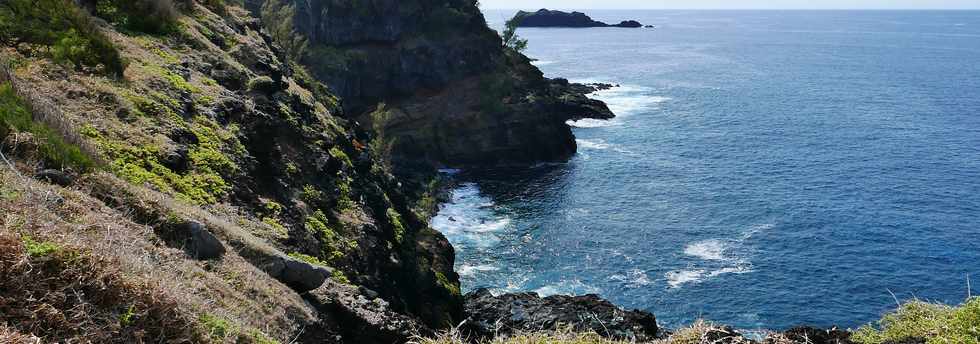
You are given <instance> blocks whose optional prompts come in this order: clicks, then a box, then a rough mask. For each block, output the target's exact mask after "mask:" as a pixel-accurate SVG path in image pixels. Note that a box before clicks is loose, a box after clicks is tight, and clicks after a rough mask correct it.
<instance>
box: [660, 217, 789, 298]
mask: <svg viewBox="0 0 980 344" xmlns="http://www.w3.org/2000/svg"><path fill="white" fill-rule="evenodd" d="M775 226H776V225H775V224H772V223H764V224H760V225H755V226H752V227H749V228H748V229H746V230H744V231H743V232H742V233H741V234H740V235H739V236H737V237H735V238H734V239H730V240H722V239H708V240H702V241H698V242H695V243H691V244H689V245H687V246H686V247H684V254H685V255H688V256H691V257H695V258H698V259H700V260H702V262H699V263H695V264H693V266H689V267H688V268H687V269H682V270H676V271H671V272H668V273H666V274H665V275H664V277H665V278H666V279H667V284H668V285H669V286H670V287H671V288H679V287H681V286H683V285H684V284H697V283H701V282H703V281H704V280H707V279H710V278H715V277H718V276H721V275H726V274H745V273H750V272H753V271H755V270H753V268H752V262H751V261H750V260H749V257H748V255H747V252H749V251H750V247H746V241H747V240H749V239H751V238H752V237H753V236H754V235H756V234H758V233H761V232H765V231H768V230H770V229H772V228H775Z"/></svg>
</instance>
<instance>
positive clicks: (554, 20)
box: [514, 9, 643, 28]
mask: <svg viewBox="0 0 980 344" xmlns="http://www.w3.org/2000/svg"><path fill="white" fill-rule="evenodd" d="M514 19H515V20H517V21H518V24H517V26H518V27H573V28H586V27H623V28H638V27H643V24H640V23H639V22H637V21H635V20H626V21H623V22H620V23H619V24H616V25H609V24H606V23H604V22H601V21H596V20H593V19H592V18H591V17H589V16H588V15H586V14H585V13H582V12H571V13H569V12H562V11H552V10H548V9H540V10H538V11H537V12H533V13H532V12H525V11H520V12H517V15H516V16H514Z"/></svg>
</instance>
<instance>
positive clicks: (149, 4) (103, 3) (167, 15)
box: [95, 0, 186, 34]
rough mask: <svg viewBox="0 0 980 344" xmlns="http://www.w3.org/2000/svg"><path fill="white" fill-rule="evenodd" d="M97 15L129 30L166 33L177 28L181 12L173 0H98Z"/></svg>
mask: <svg viewBox="0 0 980 344" xmlns="http://www.w3.org/2000/svg"><path fill="white" fill-rule="evenodd" d="M185 2H186V1H185ZM95 15H96V16H98V17H100V18H102V19H105V20H106V21H108V22H110V23H113V24H115V25H118V26H120V27H122V28H125V29H127V30H132V31H137V32H145V33H151V34H166V33H170V32H173V31H176V30H177V18H178V17H179V16H180V12H179V11H178V10H177V6H175V5H174V3H173V1H171V0H97V1H96V6H95Z"/></svg>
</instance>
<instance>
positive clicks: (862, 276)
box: [433, 11, 980, 329]
mask: <svg viewBox="0 0 980 344" xmlns="http://www.w3.org/2000/svg"><path fill="white" fill-rule="evenodd" d="M512 14H513V11H488V12H487V18H488V21H489V22H490V23H491V25H492V26H497V27H499V26H500V25H501V23H502V22H503V20H504V19H505V18H507V17H509V16H510V15H512ZM590 14H591V15H592V16H593V17H594V18H596V19H599V20H605V21H608V22H618V21H619V20H623V19H637V20H639V21H641V22H643V23H647V24H655V25H657V26H658V28H657V29H653V30H651V29H521V30H520V31H519V33H520V35H522V36H524V37H525V38H527V39H529V40H530V48H529V49H528V51H527V54H528V55H529V56H531V57H534V58H537V59H539V60H540V61H538V62H537V64H538V65H539V67H540V68H541V69H542V70H543V71H544V72H545V73H546V75H548V76H550V77H565V78H568V79H571V80H573V81H597V82H609V83H615V84H620V85H622V86H621V87H619V88H616V89H612V90H609V91H603V92H599V93H598V94H595V95H594V96H595V97H596V98H599V99H603V100H605V101H607V102H608V103H609V105H610V107H611V108H612V109H613V110H614V112H616V114H617V115H618V117H617V118H616V119H614V120H612V121H609V122H599V121H583V122H578V123H574V126H575V127H576V128H575V134H576V136H577V137H578V144H579V153H578V154H577V155H576V156H575V157H574V158H573V159H572V160H571V161H570V162H568V163H567V164H556V165H542V166H536V167H534V168H530V169H516V170H514V169H511V170H494V171H462V172H459V173H456V174H454V175H453V176H452V178H455V179H456V180H457V181H458V182H459V183H460V184H459V187H458V188H457V189H456V190H455V191H454V194H453V200H452V202H450V203H447V204H445V205H443V207H442V210H441V212H440V214H439V216H438V217H436V218H435V219H434V220H433V225H434V226H435V227H436V228H437V229H439V230H441V231H442V232H443V233H445V234H446V235H447V236H448V237H449V238H450V240H451V241H452V242H453V244H454V245H455V247H456V249H457V256H458V259H457V271H459V272H460V274H461V276H462V280H463V287H464V289H466V290H472V289H474V288H477V287H491V288H495V289H497V290H499V291H537V292H539V293H542V294H546V295H547V294H557V293H562V294H581V293H598V294H600V295H602V296H604V297H606V298H609V299H611V300H612V301H614V302H616V303H618V304H621V305H623V306H627V307H634V308H641V309H646V310H649V311H652V312H654V313H655V314H656V315H657V317H658V319H659V321H660V322H661V323H662V324H664V325H667V326H678V325H681V324H685V323H689V322H691V321H692V320H694V319H696V318H699V317H703V318H706V319H710V320H715V321H719V322H723V323H726V324H731V325H735V326H737V327H741V328H747V329H752V328H786V327H790V326H793V325H798V324H813V325H820V326H829V325H841V326H844V327H856V326H858V325H861V324H863V323H865V322H868V321H871V320H873V319H877V318H878V317H879V316H880V314H881V313H882V312H884V311H887V310H889V309H892V308H894V306H895V300H894V298H893V296H892V293H894V295H895V296H896V297H898V298H900V299H909V298H912V297H918V298H920V299H927V300H934V301H943V302H949V303H959V302H961V301H963V300H964V298H965V297H966V296H967V279H968V276H973V277H974V279H975V283H974V285H980V12H905V11H895V12H846V11H801V12H783V11H590ZM977 289H980V288H977ZM977 293H978V292H977V291H974V295H976V294H977Z"/></svg>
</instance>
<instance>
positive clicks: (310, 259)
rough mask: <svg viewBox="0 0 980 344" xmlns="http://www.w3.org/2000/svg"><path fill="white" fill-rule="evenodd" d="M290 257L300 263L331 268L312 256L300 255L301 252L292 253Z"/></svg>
mask: <svg viewBox="0 0 980 344" xmlns="http://www.w3.org/2000/svg"><path fill="white" fill-rule="evenodd" d="M289 257H290V258H293V259H296V260H298V261H301V262H306V263H309V264H310V265H317V266H330V265H328V264H327V263H324V262H323V261H321V260H320V259H319V258H317V257H314V256H311V255H307V254H302V253H299V252H293V253H290V254H289Z"/></svg>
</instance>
